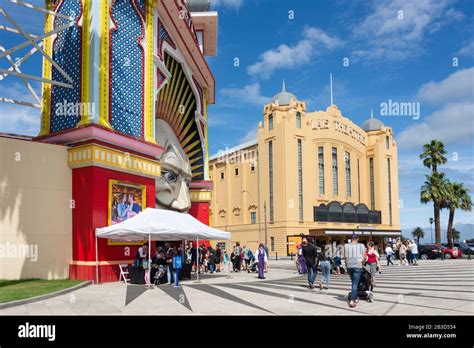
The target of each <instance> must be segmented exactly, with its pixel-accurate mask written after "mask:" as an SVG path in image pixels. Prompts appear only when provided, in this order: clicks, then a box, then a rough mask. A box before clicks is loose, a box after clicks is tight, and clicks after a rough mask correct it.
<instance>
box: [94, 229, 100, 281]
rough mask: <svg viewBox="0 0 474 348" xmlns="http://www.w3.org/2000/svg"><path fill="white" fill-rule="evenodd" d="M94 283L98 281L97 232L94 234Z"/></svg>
mask: <svg viewBox="0 0 474 348" xmlns="http://www.w3.org/2000/svg"><path fill="white" fill-rule="evenodd" d="M95 283H96V284H98V283H99V247H98V242H97V234H96V235H95Z"/></svg>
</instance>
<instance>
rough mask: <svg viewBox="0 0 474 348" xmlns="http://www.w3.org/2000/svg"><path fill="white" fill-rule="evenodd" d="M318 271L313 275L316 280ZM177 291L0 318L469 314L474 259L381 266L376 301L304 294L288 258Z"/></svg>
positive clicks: (119, 294) (53, 302) (85, 295)
mask: <svg viewBox="0 0 474 348" xmlns="http://www.w3.org/2000/svg"><path fill="white" fill-rule="evenodd" d="M320 276H321V274H320V273H318V277H317V280H318V281H319V279H320ZM202 278H203V279H202V283H200V284H196V283H195V282H193V281H185V282H183V283H182V286H181V287H179V288H174V287H173V286H169V285H166V284H164V285H160V286H159V287H156V288H154V289H150V290H146V289H145V288H144V287H143V286H138V285H129V286H126V285H125V284H123V283H106V284H101V285H91V286H88V287H86V288H83V289H79V290H77V291H75V292H74V293H70V294H66V295H61V296H58V297H55V298H52V299H48V300H44V301H39V302H35V303H30V304H26V305H21V306H17V307H11V308H7V309H4V310H0V315H9V314H31V315H35V314H36V315H48V314H57V315H83V314H93V315H94V314H95V315H98V314H109V315H124V314H127V315H138V314H152V315H163V314H166V315H176V314H178V315H190V314H191V315H192V314H206V315H208V314H211V315H213V314H214V315H216V314H223V315H228V314H234V315H252V314H258V315H262V314H263V315H274V314H276V315H298V314H309V315H317V314H323V315H347V314H349V315H354V314H355V315H473V314H474V260H472V261H471V260H445V261H442V260H434V261H421V262H420V265H419V266H410V267H405V266H397V265H396V266H393V267H392V266H391V267H385V266H383V267H382V274H378V275H377V286H376V287H375V291H374V295H375V300H374V302H373V303H368V302H365V301H361V302H360V303H359V305H358V306H357V308H356V309H350V308H349V307H348V306H347V303H346V297H347V293H348V292H349V289H350V281H349V276H348V275H332V278H331V284H330V289H329V290H323V291H320V290H316V289H315V290H309V289H308V287H307V283H306V277H305V276H300V275H298V273H297V272H296V271H295V268H294V265H293V263H292V262H291V261H289V260H280V261H271V263H270V271H269V273H268V274H267V279H265V280H259V279H257V275H256V273H250V274H247V273H244V272H241V273H237V274H232V278H229V277H226V275H225V274H222V273H217V274H213V275H204V276H203V277H202Z"/></svg>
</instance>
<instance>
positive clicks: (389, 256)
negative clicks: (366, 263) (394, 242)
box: [385, 244, 393, 266]
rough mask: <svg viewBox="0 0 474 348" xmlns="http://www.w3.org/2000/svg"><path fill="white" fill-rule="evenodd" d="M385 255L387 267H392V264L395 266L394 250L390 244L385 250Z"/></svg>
mask: <svg viewBox="0 0 474 348" xmlns="http://www.w3.org/2000/svg"><path fill="white" fill-rule="evenodd" d="M385 255H386V257H387V266H390V264H392V266H393V262H392V256H393V249H392V247H391V246H390V244H387V247H386V248H385Z"/></svg>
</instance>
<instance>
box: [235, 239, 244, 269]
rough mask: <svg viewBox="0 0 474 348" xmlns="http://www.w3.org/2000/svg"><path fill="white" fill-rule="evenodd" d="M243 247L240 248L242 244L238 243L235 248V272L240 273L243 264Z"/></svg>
mask: <svg viewBox="0 0 474 348" xmlns="http://www.w3.org/2000/svg"><path fill="white" fill-rule="evenodd" d="M241 255H242V247H241V246H240V243H239V242H237V243H235V248H234V263H233V266H234V272H240V266H241V263H242V257H241Z"/></svg>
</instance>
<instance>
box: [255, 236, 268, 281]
mask: <svg viewBox="0 0 474 348" xmlns="http://www.w3.org/2000/svg"><path fill="white" fill-rule="evenodd" d="M255 255H256V256H257V261H258V278H259V279H265V264H266V263H267V261H268V257H267V253H266V251H265V248H264V247H263V243H260V244H259V245H258V249H257V251H256V252H255Z"/></svg>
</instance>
